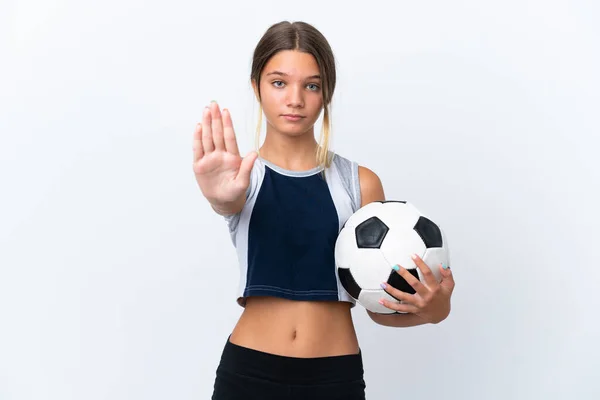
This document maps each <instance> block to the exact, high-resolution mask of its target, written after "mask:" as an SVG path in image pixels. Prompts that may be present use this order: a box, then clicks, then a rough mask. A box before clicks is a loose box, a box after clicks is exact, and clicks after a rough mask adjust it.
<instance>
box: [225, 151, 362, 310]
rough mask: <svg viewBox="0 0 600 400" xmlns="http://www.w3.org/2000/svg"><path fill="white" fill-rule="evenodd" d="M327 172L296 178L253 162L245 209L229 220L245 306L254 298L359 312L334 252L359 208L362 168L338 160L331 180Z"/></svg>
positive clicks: (240, 301)
mask: <svg viewBox="0 0 600 400" xmlns="http://www.w3.org/2000/svg"><path fill="white" fill-rule="evenodd" d="M332 154H333V153H332ZM322 171H323V168H322V167H316V168H313V169H310V170H306V171H290V170H286V169H283V168H281V167H278V166H276V165H274V164H272V163H270V162H269V161H267V160H265V159H263V158H261V157H259V158H257V159H256V161H255V162H254V166H253V168H252V173H251V176H250V185H249V187H248V190H247V191H246V203H245V205H244V208H243V209H242V210H241V211H240V212H239V213H237V214H234V215H228V216H225V219H226V221H227V225H228V227H229V233H230V234H231V239H232V241H233V244H234V246H235V248H236V251H237V256H238V260H239V267H240V281H239V287H238V295H237V303H238V304H239V305H240V306H242V307H244V306H245V305H246V297H249V296H276V297H283V298H286V299H292V300H333V301H347V302H350V303H352V304H351V306H352V307H354V306H355V301H354V299H352V297H350V296H349V295H348V294H347V293H346V291H345V289H344V288H343V286H342V285H341V283H340V281H339V278H338V276H337V273H336V266H335V261H334V250H335V241H336V239H337V236H338V234H339V232H340V230H341V229H342V227H343V226H344V223H345V222H346V220H347V219H348V218H349V217H350V216H351V215H352V214H353V213H354V212H355V211H356V210H358V209H359V208H360V204H361V199H360V186H359V180H358V164H357V163H356V162H354V161H350V160H348V159H346V158H343V157H341V156H339V155H337V154H333V159H332V163H331V166H330V167H329V168H327V169H325V179H323V174H322V173H321V172H322Z"/></svg>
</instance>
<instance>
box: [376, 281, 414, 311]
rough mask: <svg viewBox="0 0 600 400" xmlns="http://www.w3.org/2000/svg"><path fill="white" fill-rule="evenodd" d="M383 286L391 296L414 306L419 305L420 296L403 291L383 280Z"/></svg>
mask: <svg viewBox="0 0 600 400" xmlns="http://www.w3.org/2000/svg"><path fill="white" fill-rule="evenodd" d="M381 287H382V288H383V290H385V291H386V293H388V294H389V295H390V296H392V297H393V298H395V299H396V300H398V301H401V302H403V303H404V304H411V305H413V306H417V305H418V298H417V296H416V295H414V294H410V293H406V292H403V291H402V290H398V289H396V288H395V287H393V286H392V285H390V284H389V283H387V282H382V283H381Z"/></svg>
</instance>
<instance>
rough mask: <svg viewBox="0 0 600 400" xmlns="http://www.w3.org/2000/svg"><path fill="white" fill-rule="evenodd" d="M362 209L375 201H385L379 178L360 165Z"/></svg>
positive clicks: (359, 177) (359, 178)
mask: <svg viewBox="0 0 600 400" xmlns="http://www.w3.org/2000/svg"><path fill="white" fill-rule="evenodd" d="M358 180H359V183H360V197H361V207H362V206H365V205H367V204H369V203H372V202H374V201H383V200H385V193H384V190H383V184H382V182H381V179H380V178H379V176H378V175H377V174H376V173H375V172H374V171H372V170H371V169H369V168H367V167H365V166H363V165H358Z"/></svg>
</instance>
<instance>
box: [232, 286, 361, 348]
mask: <svg viewBox="0 0 600 400" xmlns="http://www.w3.org/2000/svg"><path fill="white" fill-rule="evenodd" d="M350 307H351V304H350V303H348V302H341V301H298V300H288V299H283V298H278V297H270V296H254V297H248V298H247V299H246V306H245V307H244V311H243V312H242V315H241V316H240V318H239V320H238V322H237V323H236V325H235V327H234V329H233V331H232V333H231V336H230V338H229V341H230V342H232V343H234V344H237V345H239V346H243V347H247V348H251V349H254V350H259V351H263V352H266V353H271V354H276V355H281V356H287V357H303V358H308V357H328V356H338V355H348V354H358V352H359V345H358V339H357V337H356V331H355V329H354V323H353V320H352V313H351V308H350Z"/></svg>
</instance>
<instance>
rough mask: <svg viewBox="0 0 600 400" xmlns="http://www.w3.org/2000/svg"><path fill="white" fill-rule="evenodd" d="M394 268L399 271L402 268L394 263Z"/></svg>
mask: <svg viewBox="0 0 600 400" xmlns="http://www.w3.org/2000/svg"><path fill="white" fill-rule="evenodd" d="M392 268H393V269H394V271H398V270H399V269H400V267H399V266H397V265H394V266H393V267H392Z"/></svg>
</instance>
